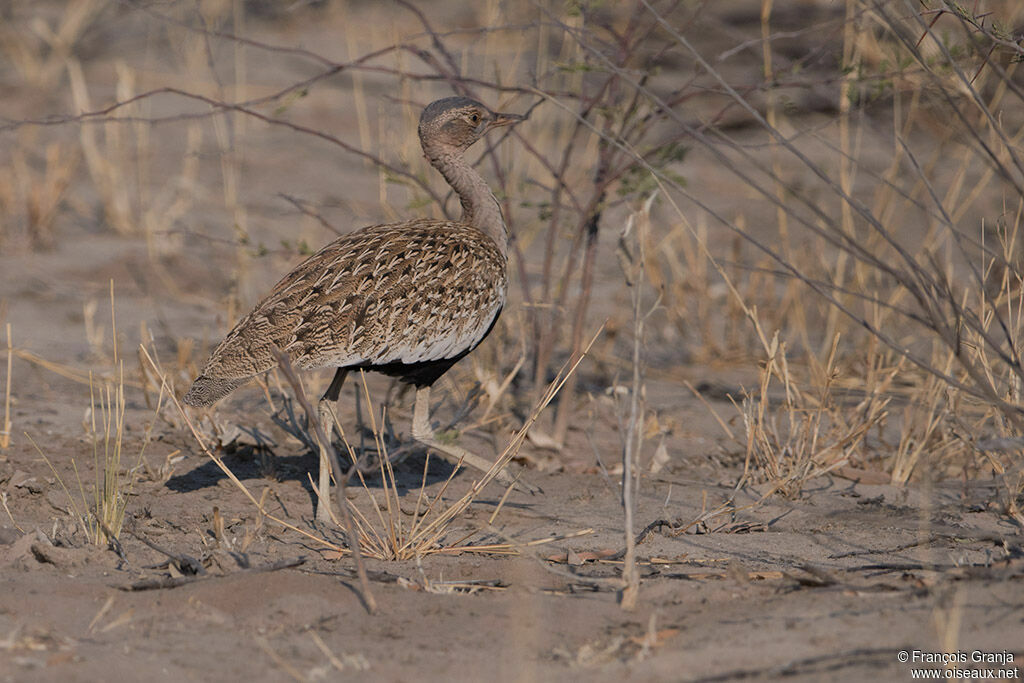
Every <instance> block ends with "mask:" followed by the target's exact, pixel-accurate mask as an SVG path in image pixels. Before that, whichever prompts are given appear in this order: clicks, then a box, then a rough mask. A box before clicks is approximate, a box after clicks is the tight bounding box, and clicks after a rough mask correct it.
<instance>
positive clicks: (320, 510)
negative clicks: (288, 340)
mask: <svg viewBox="0 0 1024 683" xmlns="http://www.w3.org/2000/svg"><path fill="white" fill-rule="evenodd" d="M347 374H348V370H346V369H345V368H338V370H337V371H336V372H335V373H334V379H332V380H331V385H330V386H329V387H327V391H325V392H324V395H323V396H322V397H320V402H319V403H318V404H317V417H318V418H319V419H320V426H321V427H323V429H324V436H326V437H327V443H322V444H320V477H319V480H318V481H319V483H318V484H317V488H318V489H319V491H317V494H318V499H317V502H316V519H317V521H318V522H324V523H327V522H332V521H334V522H336V520H334V519H333V513H332V512H331V462H330V459H329V458H328V456H327V447H328V445H329V444H330V443H331V433H332V431H333V430H334V419H335V418H334V406H335V404H336V403H337V402H338V397H339V396H340V395H341V387H342V385H344V384H345V375H347ZM335 474H336V475H337V476H339V477H340V476H341V472H336V473H335Z"/></svg>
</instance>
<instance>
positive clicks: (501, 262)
mask: <svg viewBox="0 0 1024 683" xmlns="http://www.w3.org/2000/svg"><path fill="white" fill-rule="evenodd" d="M521 120H523V117H522V116H519V115H516V114H499V113H495V112H492V111H491V110H490V109H488V108H487V107H485V106H484V105H482V104H480V103H479V102H477V101H475V100H472V99H469V98H466V97H447V98H445V99H441V100H437V101H436V102H432V103H431V104H429V105H427V107H426V108H425V109H424V110H423V113H422V114H421V115H420V122H419V137H420V144H421V145H422V147H423V153H424V155H426V158H427V160H428V161H429V162H430V163H431V165H432V166H433V167H434V168H436V169H437V170H438V171H440V172H441V175H443V176H444V178H445V180H447V181H448V184H449V185H451V187H452V189H453V190H454V191H455V193H456V194H457V195H458V196H459V200H460V201H461V203H462V218H461V220H459V221H449V220H435V219H427V218H419V219H414V220H410V221H406V222H404V223H392V224H388V225H374V226H370V227H366V228H362V229H361V230H357V231H355V232H352V233H349V234H347V235H344V236H342V237H340V238H338V239H336V240H334V241H333V242H331V243H330V244H328V245H327V246H325V247H324V248H323V249H321V250H320V251H318V252H317V253H315V254H313V255H312V256H310V257H309V258H308V259H306V260H305V261H303V262H302V263H300V264H299V265H298V266H296V267H295V268H294V269H293V270H292V271H291V272H290V273H288V274H287V275H285V276H284V278H282V279H281V281H280V282H278V283H277V284H276V285H275V286H274V288H273V290H272V291H271V292H270V294H269V295H267V296H266V298H264V299H263V300H262V301H261V302H260V303H259V304H257V306H256V307H255V308H254V309H253V310H252V312H250V313H249V314H248V315H246V316H245V317H244V318H243V319H242V320H241V321H240V322H239V323H238V324H237V325H235V327H234V329H233V330H231V332H229V333H228V335H227V337H225V338H224V341H222V342H221V343H220V345H219V346H217V348H216V350H214V352H213V354H212V355H211V356H210V359H209V361H207V363H206V366H205V367H204V368H203V371H202V372H201V373H200V375H199V377H197V378H196V380H195V382H194V383H193V384H192V386H191V388H190V389H189V390H188V393H187V394H186V395H185V403H187V404H189V405H192V406H209V405H212V404H213V403H215V402H216V401H218V400H219V399H221V398H223V397H224V396H226V395H227V394H229V393H231V392H232V391H234V390H235V389H237V388H238V387H240V386H242V385H243V384H245V383H246V382H248V381H249V380H250V379H252V378H253V377H255V376H256V375H259V374H261V373H264V372H267V371H268V370H270V369H272V368H274V367H275V366H276V365H277V362H276V360H275V358H274V355H273V353H272V351H271V349H272V348H273V347H274V346H276V347H277V348H279V349H281V351H282V352H283V353H284V354H286V355H287V356H288V358H289V359H290V360H291V362H292V363H294V364H295V365H296V366H297V367H300V368H303V369H307V370H309V369H314V368H324V367H334V368H337V370H336V372H335V375H334V379H333V381H332V382H331V384H330V386H329V387H328V388H327V391H326V392H325V393H324V395H323V397H322V398H321V399H320V403H319V406H318V408H319V410H318V413H319V416H320V421H321V422H322V424H323V427H324V430H325V431H326V433H327V438H328V439H330V438H331V430H332V427H333V426H334V413H333V409H334V404H335V403H336V402H337V400H338V396H339V394H340V393H341V388H342V384H343V383H344V381H345V375H346V373H347V372H348V371H349V370H355V369H365V370H373V371H376V372H381V373H384V374H385V375H390V376H392V377H397V378H398V379H399V380H401V381H403V382H406V383H409V384H412V385H414V386H415V387H416V405H415V407H414V409H413V421H412V435H413V438H414V439H416V440H417V441H419V442H420V443H422V444H424V445H425V446H427V447H429V448H432V449H434V450H435V451H437V452H438V453H439V454H440V455H441V456H443V457H444V458H445V459H447V460H449V461H451V462H453V463H457V462H459V461H462V462H463V463H465V464H466V465H469V466H471V467H474V468H476V469H478V470H483V471H487V470H488V469H490V468H491V466H492V464H493V463H491V462H490V461H488V460H487V459H485V458H482V457H480V456H477V455H474V454H473V453H470V452H468V451H466V450H465V449H463V448H460V447H459V446H457V445H454V444H451V443H447V442H443V441H441V440H440V439H438V438H437V437H436V436H435V435H434V432H433V429H432V428H431V426H430V420H429V411H430V386H431V385H432V384H433V383H434V382H435V381H437V379H438V378H439V377H441V375H443V374H444V373H445V372H447V371H448V369H450V368H451V367H452V366H453V365H454V364H455V363H457V362H458V361H459V360H460V359H461V358H463V357H464V356H465V355H466V354H468V353H469V352H470V351H472V350H473V349H474V348H476V347H477V345H479V344H480V342H482V341H483V340H484V338H485V337H486V336H487V335H488V333H490V331H491V329H493V327H494V324H495V322H496V321H497V319H498V315H499V314H500V313H501V309H502V307H503V306H504V304H505V294H506V290H507V289H508V276H507V253H508V229H507V227H506V225H505V221H504V218H503V217H502V214H501V208H500V207H499V205H498V201H497V200H496V199H495V197H494V194H493V193H492V192H491V190H490V188H489V187H488V186H487V183H486V182H485V181H484V179H483V178H482V177H481V176H480V174H479V173H478V172H477V171H476V170H475V169H474V168H473V167H472V166H471V165H470V164H469V163H468V162H467V161H466V160H465V158H464V156H463V155H464V153H465V152H466V150H467V149H468V148H469V146H470V145H472V144H473V143H474V142H476V141H477V140H479V139H480V138H482V137H483V136H484V135H485V134H486V133H487V131H489V130H492V129H494V128H498V127H500V126H508V125H511V124H514V123H516V122H518V121H521ZM500 475H501V476H499V477H498V481H499V482H501V483H504V484H506V485H507V484H509V483H510V482H511V478H510V477H509V475H508V474H507V473H505V472H501V473H500ZM318 486H319V489H320V494H321V498H320V500H319V502H318V504H317V518H318V519H320V520H322V521H326V520H327V519H329V506H328V505H325V502H326V501H327V500H328V498H327V491H328V490H329V486H330V466H329V464H328V462H327V455H326V451H325V450H324V446H323V444H321V448H320V477H319V484H318Z"/></svg>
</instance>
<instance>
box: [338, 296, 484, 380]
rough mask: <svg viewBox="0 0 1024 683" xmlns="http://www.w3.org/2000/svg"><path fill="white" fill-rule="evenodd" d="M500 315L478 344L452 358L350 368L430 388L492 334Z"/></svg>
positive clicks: (371, 364) (372, 364)
mask: <svg viewBox="0 0 1024 683" xmlns="http://www.w3.org/2000/svg"><path fill="white" fill-rule="evenodd" d="M499 315H501V309H498V312H497V313H495V315H494V320H492V321H491V326H490V327H488V328H487V331H486V332H484V334H483V336H482V337H480V340H479V341H477V343H476V344H473V345H472V346H470V347H469V348H468V349H465V350H464V351H461V352H460V353H459V354H458V355H455V356H453V357H451V358H439V359H438V360H427V361H422V362H419V363H398V362H396V363H363V364H362V365H352V366H350V367H351V368H352V369H354V370H372V371H373V372H379V373H381V374H384V375H387V376H388V377H397V378H398V379H400V380H401V381H403V382H406V383H408V384H412V385H414V386H416V387H429V386H430V385H431V384H433V383H434V382H436V381H437V380H438V378H440V377H441V375H443V374H444V373H446V372H448V371H449V370H450V369H451V367H452V366H453V365H455V364H456V363H458V362H459V361H460V360H462V359H463V358H465V357H466V355H467V354H468V353H469V352H470V351H472V350H473V349H475V348H476V347H477V346H479V345H480V342H482V341H483V340H484V339H487V335H489V334H490V333H491V330H493V329H494V325H495V323H497V322H498V316H499Z"/></svg>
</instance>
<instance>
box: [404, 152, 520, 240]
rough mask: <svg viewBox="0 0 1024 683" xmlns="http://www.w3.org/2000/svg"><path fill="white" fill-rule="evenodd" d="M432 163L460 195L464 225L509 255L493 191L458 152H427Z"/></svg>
mask: <svg viewBox="0 0 1024 683" xmlns="http://www.w3.org/2000/svg"><path fill="white" fill-rule="evenodd" d="M424 151H425V152H426V154H427V159H428V160H429V161H430V163H431V164H432V165H433V166H434V168H436V169H437V170H438V171H440V172H441V175H443V176H444V179H445V180H447V181H448V184H449V185H451V186H452V189H453V190H455V194H457V195H459V201H460V202H461V203H462V222H463V223H467V224H469V225H472V226H473V227H474V228H476V229H478V230H480V231H481V232H482V233H484V234H485V235H487V236H488V237H490V238H491V239H493V240H494V243H495V244H497V245H498V249H499V250H500V251H501V253H502V255H503V256H504V255H505V254H506V252H507V251H508V228H507V227H506V226H505V219H504V217H503V216H502V215H501V207H500V206H499V204H498V200H497V199H496V198H495V196H494V193H493V192H491V188H490V187H488V186H487V183H486V182H485V181H484V179H483V178H482V177H481V176H480V174H479V173H477V171H476V169H474V168H473V167H472V166H470V165H469V163H467V162H466V159H465V157H463V156H462V154H461V153H459V152H458V151H455V150H447V149H444V150H432V149H426V150H424Z"/></svg>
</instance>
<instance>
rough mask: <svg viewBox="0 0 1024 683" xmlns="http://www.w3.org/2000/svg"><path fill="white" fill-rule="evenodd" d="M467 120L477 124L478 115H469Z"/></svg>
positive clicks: (478, 120)
mask: <svg viewBox="0 0 1024 683" xmlns="http://www.w3.org/2000/svg"><path fill="white" fill-rule="evenodd" d="M469 120H470V121H472V122H473V123H479V122H480V115H479V114H476V113H474V114H470V115H469Z"/></svg>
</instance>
